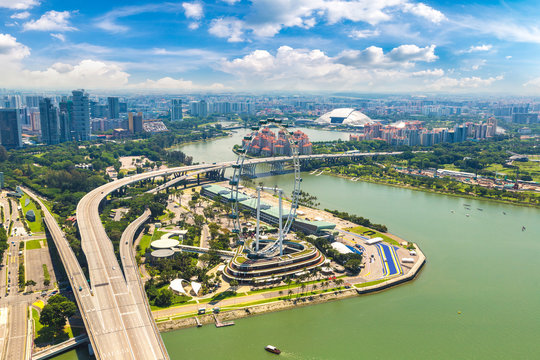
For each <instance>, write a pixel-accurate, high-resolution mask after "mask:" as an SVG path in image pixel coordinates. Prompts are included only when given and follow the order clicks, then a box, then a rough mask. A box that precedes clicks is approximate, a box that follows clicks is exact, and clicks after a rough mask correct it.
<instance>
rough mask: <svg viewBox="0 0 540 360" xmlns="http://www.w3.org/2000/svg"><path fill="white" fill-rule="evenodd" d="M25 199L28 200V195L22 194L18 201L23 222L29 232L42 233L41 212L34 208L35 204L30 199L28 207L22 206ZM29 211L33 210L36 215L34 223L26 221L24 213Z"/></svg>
mask: <svg viewBox="0 0 540 360" xmlns="http://www.w3.org/2000/svg"><path fill="white" fill-rule="evenodd" d="M26 199H29V197H28V195H26V194H24V195H23V196H22V197H21V199H20V200H19V201H20V204H21V208H22V211H23V215H24V216H25V221H26V223H27V224H28V227H30V231H32V233H38V232H43V230H44V229H43V221H42V220H41V211H40V210H39V209H38V208H37V207H36V204H35V203H34V201H32V199H30V203H29V204H28V206H24V204H25V203H26ZM29 210H34V213H35V214H36V221H28V220H26V213H27V212H28V211H29Z"/></svg>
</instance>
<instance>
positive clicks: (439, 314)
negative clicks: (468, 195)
mask: <svg viewBox="0 0 540 360" xmlns="http://www.w3.org/2000/svg"><path fill="white" fill-rule="evenodd" d="M307 131H311V132H313V135H312V134H310V136H312V138H313V139H314V140H316V138H315V137H318V136H321V137H323V136H336V137H337V138H342V139H346V135H345V134H339V133H329V134H325V132H321V131H316V130H307ZM307 131H306V132H307ZM241 136H243V132H242V131H241V132H238V133H236V134H235V135H234V136H233V137H229V138H224V139H220V140H216V141H212V142H205V143H197V144H190V145H187V146H185V147H183V148H182V150H183V151H185V152H186V153H187V154H188V155H192V156H194V160H195V161H200V162H202V161H205V162H215V161H223V160H230V159H231V158H232V156H231V155H230V153H229V149H230V148H231V147H232V145H234V144H235V143H238V142H239V141H240V139H241ZM319 139H322V138H319ZM291 176H292V175H291V174H289V175H282V176H275V177H268V178H264V179H259V180H258V181H260V180H262V181H264V182H265V184H266V185H269V186H273V185H279V186H281V187H283V188H285V189H287V188H290V185H291V184H292V178H291ZM303 178H304V181H303V183H302V186H303V190H304V191H307V192H309V193H311V194H314V195H316V196H317V197H318V198H319V202H320V203H321V208H331V209H340V210H344V211H348V212H351V213H355V214H358V215H361V216H364V217H367V218H370V219H371V220H372V221H374V222H377V223H383V224H386V225H387V226H388V229H389V230H390V232H392V233H394V234H396V235H398V236H401V237H402V238H404V239H407V240H410V241H414V242H416V243H418V244H419V246H420V247H421V249H422V250H423V251H424V253H425V254H426V256H427V258H428V262H427V264H426V266H425V267H424V269H423V270H422V272H421V274H420V276H419V277H418V279H417V280H415V281H414V282H411V283H409V284H406V285H402V286H399V287H396V288H393V289H390V290H386V291H384V292H381V293H378V294H374V295H368V296H362V297H355V298H350V299H347V300H342V301H336V302H330V303H326V304H321V305H315V306H308V307H302V308H298V309H294V310H289V311H283V312H277V313H271V314H266V315H262V316H257V317H253V318H249V319H240V320H237V321H236V326H233V327H229V328H222V329H216V328H215V327H213V326H205V327H203V328H199V329H196V328H193V329H185V330H178V331H173V332H169V333H164V334H162V336H163V339H164V341H165V344H166V346H167V349H168V351H169V354H170V356H171V359H184V358H189V359H192V360H196V359H264V358H267V357H268V358H272V357H273V356H274V355H271V354H267V353H266V352H264V350H263V347H264V346H265V345H267V344H273V345H276V346H278V347H279V348H281V349H282V350H283V353H282V355H281V356H282V357H284V358H286V359H359V358H369V359H391V358H399V359H536V358H537V357H538V354H540V342H538V335H540V307H539V306H538V304H540V274H539V270H540V266H539V255H540V210H538V209H533V208H527V207H519V206H512V205H506V204H499V203H494V202H488V201H481V200H469V199H461V198H457V197H450V196H443V195H436V194H430V193H425V192H420V191H413V190H408V189H401V188H395V187H390V186H385V185H377V184H370V183H363V182H352V181H350V180H346V179H342V178H337V177H331V176H314V175H309V174H304V175H303ZM465 204H469V205H470V210H467V209H465V207H464V205H465ZM480 209H482V210H480ZM452 210H453V211H454V212H453V213H452V212H451V211H452ZM466 214H469V215H470V216H469V217H467V216H466ZM522 226H525V227H526V231H522ZM85 356H86V354H85V353H84V351H81V352H79V358H84V357H85ZM77 357H78V356H77V353H76V352H75V351H72V352H68V353H66V354H63V355H61V356H59V357H57V359H76V358H77Z"/></svg>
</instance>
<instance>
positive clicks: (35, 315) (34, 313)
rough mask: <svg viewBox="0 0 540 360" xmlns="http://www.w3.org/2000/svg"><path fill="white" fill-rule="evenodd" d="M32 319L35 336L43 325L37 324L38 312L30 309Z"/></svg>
mask: <svg viewBox="0 0 540 360" xmlns="http://www.w3.org/2000/svg"><path fill="white" fill-rule="evenodd" d="M32 319H34V333H35V334H37V333H38V331H39V330H41V328H43V325H42V324H41V323H40V322H39V311H37V310H36V309H34V308H32Z"/></svg>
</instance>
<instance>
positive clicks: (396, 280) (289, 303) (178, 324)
mask: <svg viewBox="0 0 540 360" xmlns="http://www.w3.org/2000/svg"><path fill="white" fill-rule="evenodd" d="M414 246H415V247H416V250H417V256H418V261H417V262H416V263H415V264H414V265H413V266H412V268H411V269H410V270H409V271H408V272H407V273H406V274H403V275H400V276H397V277H391V278H387V279H386V280H385V281H383V282H380V283H377V284H373V285H369V286H363V285H364V284H369V282H366V283H359V284H355V285H352V286H351V287H350V288H344V289H339V290H330V291H328V292H325V293H321V294H309V293H308V294H305V295H303V296H301V297H297V298H290V299H282V300H275V299H276V298H270V299H268V302H266V303H262V304H255V305H249V304H247V305H245V306H242V304H240V306H239V307H238V308H236V309H230V310H223V311H221V312H220V313H219V314H217V317H219V320H220V321H231V320H235V319H241V318H246V317H251V316H255V315H262V314H267V313H272V312H278V311H285V310H290V309H294V308H297V307H300V306H308V305H317V304H323V303H328V302H331V301H338V300H342V299H347V298H352V297H355V296H364V295H369V294H373V293H378V292H380V291H383V290H386V289H390V288H393V287H396V286H399V285H403V284H406V283H408V282H410V281H412V280H415V279H416V278H417V277H418V275H419V274H420V271H421V270H422V268H423V267H424V265H425V263H426V257H425V255H424V253H423V252H422V250H421V249H420V248H419V247H418V245H417V244H416V243H414ZM195 318H197V319H198V321H199V322H200V323H201V324H203V325H211V324H213V323H214V322H215V320H214V315H213V314H212V313H207V314H204V315H197V314H195V313H186V314H182V313H178V315H176V316H170V317H168V318H161V319H157V318H154V319H155V320H156V323H157V327H158V330H159V331H160V332H169V331H175V330H180V329H187V328H192V327H197V320H195Z"/></svg>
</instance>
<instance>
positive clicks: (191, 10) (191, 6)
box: [182, 2, 204, 20]
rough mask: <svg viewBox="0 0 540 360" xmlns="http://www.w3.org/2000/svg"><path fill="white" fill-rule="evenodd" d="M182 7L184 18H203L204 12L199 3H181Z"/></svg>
mask: <svg viewBox="0 0 540 360" xmlns="http://www.w3.org/2000/svg"><path fill="white" fill-rule="evenodd" d="M182 7H183V8H184V12H185V13H186V17H187V18H190V19H195V20H199V19H201V18H202V17H203V15H204V11H203V7H202V4H201V3H198V2H193V3H188V2H185V3H182Z"/></svg>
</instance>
